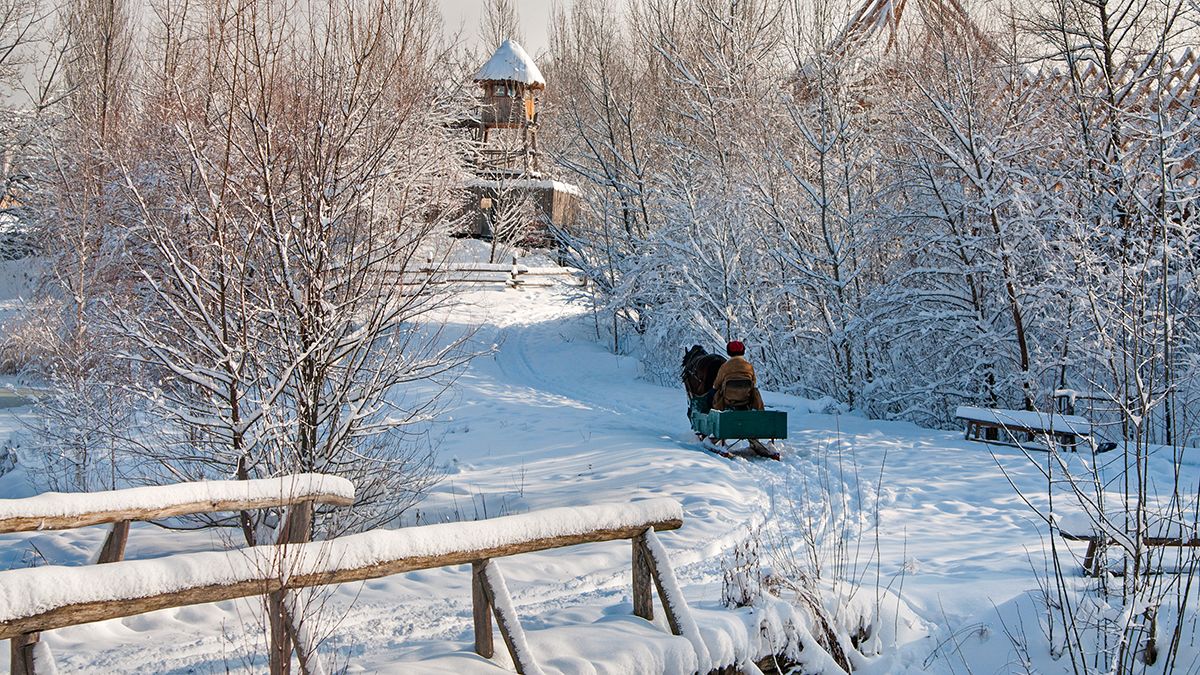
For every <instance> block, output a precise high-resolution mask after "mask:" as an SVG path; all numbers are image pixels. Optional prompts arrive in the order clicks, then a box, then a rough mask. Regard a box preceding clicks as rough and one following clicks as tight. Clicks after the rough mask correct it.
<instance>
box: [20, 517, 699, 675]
mask: <svg viewBox="0 0 1200 675" xmlns="http://www.w3.org/2000/svg"><path fill="white" fill-rule="evenodd" d="M682 525H683V508H682V507H681V506H680V504H679V503H678V502H676V501H675V500H672V499H650V500H646V501H641V502H635V503H631V504H596V505H589V506H581V507H567V508H557V509H546V510H543V511H535V512H531V513H526V514H520V515H515V516H504V517H501V518H493V519H490V520H484V521H470V522H460V523H439V524H436V525H423V526H419V527H410V528H402V529H397V530H374V531H371V532H365V533H362V534H355V535H349V536H344V537H338V538H335V539H328V540H325V541H318V542H313V543H306V544H285V545H276V546H253V547H249V548H246V549H241V550H238V551H213V552H206V553H183V554H177V555H171V556H166V557H163V558H154V559H150V560H131V561H122V562H114V563H111V564H108V565H103V566H91V567H38V568H29V569H19V570H10V571H7V572H0V597H17V598H20V599H21V600H22V602H20V603H14V604H15V605H16V606H8V605H3V604H0V639H11V640H13V644H14V655H15V654H16V651H15V650H16V645H17V644H19V642H20V640H21V639H22V638H23V636H26V635H30V634H36V633H37V632H39V631H45V630H50V629H54V628H62V627H65V626H73V625H77V624H82V623H90V622H92V621H104V620H108V619H116V618H120V617H125V616H133V615H136V614H143V613H145V612H151V611H155V610H159V609H166V608H169V607H183V606H187V605H195V604H201V603H209V602H218V601H222V600H232V599H236V598H245V597H253V596H261V595H267V594H272V593H281V594H284V593H287V592H288V591H290V590H292V589H300V588H307V587H313V586H324V585H328V584H340V583H347V582H353V581H364V580H367V579H378V578H381V577H386V576H390V575H393V574H399V573H402V572H409V571H414V570H424V569H433V568H437V567H446V566H450V565H461V564H464V563H470V564H471V579H472V583H471V587H472V594H471V598H472V604H473V610H474V612H473V616H474V627H475V651H476V652H477V653H478V654H480V655H481V656H484V657H485V658H488V657H491V656H492V654H493V644H492V623H491V622H492V617H493V616H495V618H496V622H497V624H498V627H499V629H500V634H501V636H502V637H503V638H504V642H505V644H506V646H507V647H508V651H509V653H510V655H511V656H512V659H513V663H514V664H515V665H516V668H517V672H518V673H525V672H540V670H539V668H538V667H537V664H536V662H534V660H533V655H531V654H529V653H528V652H527V650H525V649H519V648H518V647H519V646H520V645H526V644H527V643H526V641H525V639H524V633H523V631H522V628H521V625H520V622H519V621H518V620H517V617H516V616H515V613H514V612H513V611H512V607H513V605H512V600H511V598H510V597H509V594H508V589H507V587H506V585H505V583H504V579H503V577H502V576H501V574H500V570H499V568H498V567H497V566H496V565H495V563H494V561H493V559H494V558H498V557H503V556H512V555H517V554H521V553H529V552H533V551H544V550H548V549H554V548H562V547H565V546H574V545H577V544H584V543H589V542H601V541H613V540H621V539H626V540H632V544H633V546H632V553H633V555H632V562H633V612H634V614H635V615H637V616H640V617H642V618H644V619H646V620H647V621H650V620H652V619H653V617H654V608H653V591H652V589H653V588H657V590H658V595H659V599H660V601H661V603H662V607H663V610H664V611H665V613H666V618H667V623H668V625H669V627H670V630H671V633H672V634H674V635H683V636H687V637H689V639H693V638H694V637H695V636H698V635H699V631H698V630H697V628H696V626H695V622H694V620H693V619H692V617H691V614H690V611H689V610H688V607H687V603H686V602H685V601H684V600H683V598H681V597H673V595H672V594H673V590H672V589H675V588H677V587H678V586H677V583H676V580H675V578H674V572H673V571H672V569H671V567H670V565H669V561H667V560H666V557H665V553H664V549H663V548H662V545H661V544H660V543H659V542H658V540H657V538H656V536H655V534H654V533H655V531H661V530H674V529H677V528H679V527H681V526H682ZM281 561H286V563H285V562H281ZM283 564H286V565H287V568H286V569H280V566H281V565H283ZM284 579H286V583H285V582H284V581H283V580H284ZM61 588H71V589H73V596H72V597H71V599H69V600H67V599H64V597H63V596H62V594H60V593H58V592H56V591H55V590H53V589H61ZM693 646H696V647H697V649H698V650H701V649H705V647H704V645H703V644H700V645H695V643H693ZM13 672H14V673H17V672H27V671H17V670H15V669H14V671H13Z"/></svg>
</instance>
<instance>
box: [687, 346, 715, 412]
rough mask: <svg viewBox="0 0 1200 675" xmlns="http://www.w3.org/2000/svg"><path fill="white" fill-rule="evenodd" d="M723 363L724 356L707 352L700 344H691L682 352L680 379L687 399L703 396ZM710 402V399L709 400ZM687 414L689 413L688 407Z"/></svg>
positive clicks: (710, 387) (710, 386) (708, 390)
mask: <svg viewBox="0 0 1200 675" xmlns="http://www.w3.org/2000/svg"><path fill="white" fill-rule="evenodd" d="M724 363H725V357H724V356H721V355H720V354H709V353H708V352H706V351H704V348H703V347H701V346H700V345H692V347H691V349H688V350H687V351H686V352H684V354H683V364H682V368H683V372H682V373H681V374H680V379H682V380H683V387H684V389H686V390H687V395H688V399H698V398H703V397H704V396H706V395H707V394H708V392H710V391H712V386H713V382H715V381H716V379H717V371H718V370H720V369H721V366H722V365H724ZM709 403H710V404H711V403H712V401H711V400H710V401H709ZM688 414H689V416H690V415H691V412H690V408H689V413H688Z"/></svg>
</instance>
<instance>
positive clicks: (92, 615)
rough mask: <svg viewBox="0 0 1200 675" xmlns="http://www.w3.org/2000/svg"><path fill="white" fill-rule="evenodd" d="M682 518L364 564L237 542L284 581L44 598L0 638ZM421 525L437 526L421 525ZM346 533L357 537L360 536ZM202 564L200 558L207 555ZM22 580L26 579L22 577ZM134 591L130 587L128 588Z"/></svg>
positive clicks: (333, 547)
mask: <svg viewBox="0 0 1200 675" xmlns="http://www.w3.org/2000/svg"><path fill="white" fill-rule="evenodd" d="M525 515H528V514H525ZM682 525H683V521H682V519H680V518H671V519H667V520H659V521H654V522H642V523H637V524H632V525H629V526H624V527H618V528H599V529H595V530H589V531H587V532H582V533H579V534H570V535H561V536H551V537H534V538H529V539H525V540H522V541H516V542H512V543H506V544H503V545H498V546H489V547H485V548H476V549H465V550H455V551H450V552H447V553H443V554H439V555H418V556H401V557H396V558H393V559H388V560H383V561H381V562H377V563H374V564H369V565H346V564H344V563H342V562H341V561H343V560H347V559H353V556H350V555H348V554H347V552H346V551H344V550H342V548H341V547H340V546H339V539H331V540H327V541H322V542H315V543H311V544H295V545H291V549H292V550H291V551H283V550H279V549H281V547H280V546H256V547H251V548H249V549H242V550H241V551H235V552H230V553H228V554H225V555H229V556H241V558H242V559H245V557H246V553H247V552H250V551H254V552H255V557H256V559H258V560H265V561H272V560H275V561H278V560H294V561H296V562H295V565H294V566H293V568H292V569H289V570H288V572H289V574H288V577H287V578H288V582H287V584H286V585H285V584H284V583H283V581H282V580H281V579H280V574H279V573H278V572H279V571H278V570H272V569H270V568H269V567H268V568H264V569H257V568H255V569H252V570H250V571H251V572H253V576H247V577H246V578H239V579H236V580H232V581H229V582H226V583H198V584H196V585H189V586H187V587H185V588H182V589H178V590H171V591H163V592H151V593H149V594H145V595H142V594H140V593H142V592H144V589H141V590H138V589H134V590H131V591H130V592H129V594H128V595H125V596H118V597H109V598H106V599H104V600H95V601H85V602H75V603H70V602H59V603H55V602H48V603H47V605H48V606H47V605H43V606H44V607H46V608H45V609H42V610H41V611H38V612H36V613H33V614H28V615H22V616H12V615H9V616H8V617H6V618H4V619H3V620H0V639H9V638H13V637H16V636H19V635H22V634H25V633H31V632H35V631H45V630H51V629H54V628H64V627H66V626H75V625H78V624H83V623H91V622H93V621H105V620H108V619H119V618H122V617H126V616H134V615H137V614H144V613H146V612H153V611H156V610H159V609H167V608H171V607H184V606H188V605H199V604H204V603H209V602H220V601H222V600H234V599H237V598H245V597H252V596H257V595H266V594H269V593H274V592H277V591H280V590H283V589H284V588H285V587H286V588H288V589H298V588H308V587H312V586H324V585H329V584H341V583H348V582H353V581H366V580H368V579H378V578H381V577H386V576H391V575H393V574H401V573H404V572H413V571H416V570H425V569H433V568H437V567H446V566H449V565H462V564H469V563H473V562H476V561H480V560H485V559H489V558H500V557H505V556H511V555H518V554H521V553H532V552H535V551H545V550H549V549H555V548H562V547H566V546H574V545H577V544H586V543H592V542H601V541H614V540H621V539H632V538H634V537H636V536H638V535H640V534H642V533H643V532H645V531H646V530H647V529H654V530H660V531H664V530H674V529H678V528H679V527H681V526H682ZM423 527H439V526H438V525H427V526H423ZM410 529H415V528H410ZM396 532H403V530H397V531H396ZM368 534H385V533H368ZM353 536H357V537H361V536H364V535H353ZM351 538H352V537H344V538H341V539H351ZM302 547H313V548H312V549H311V553H308V554H307V555H306V553H305V552H302V551H297V550H296V549H298V548H302ZM213 555H219V554H214V553H186V554H179V555H175V556H167V557H164V558H156V559H153V560H137V561H127V562H119V563H112V564H111V565H104V566H103V567H104V568H110V569H111V568H113V567H115V566H118V565H121V566H126V565H127V566H130V568H129V570H128V573H129V574H139V573H142V572H148V571H149V570H148V569H147V570H141V569H140V567H141V566H146V567H148V568H154V569H155V570H158V569H159V568H160V567H161V569H162V570H163V571H165V570H167V569H169V568H171V567H172V565H173V564H174V563H176V562H178V563H183V562H185V560H183V559H187V558H193V559H194V557H195V556H213ZM230 559H232V558H230ZM187 562H193V561H187ZM205 563H206V564H207V560H206V561H205ZM193 564H195V562H193ZM196 567H200V568H203V565H196ZM306 568H307V569H306ZM42 569H45V568H42ZM29 571H31V570H13V571H10V572H0V584H3V583H5V581H6V577H10V576H11V575H17V574H20V573H22V572H29ZM97 571H98V570H97V568H95V567H72V568H63V569H59V570H56V571H55V572H56V574H57V575H58V578H60V579H61V581H62V583H66V584H71V585H72V586H74V587H87V586H88V585H89V584H94V583H96V582H97V581H98V579H99V578H100V577H97V576H94V575H95V573H96V572H97ZM14 581H16V579H14ZM21 583H25V582H24V581H22V582H21ZM135 591H136V593H137V594H135Z"/></svg>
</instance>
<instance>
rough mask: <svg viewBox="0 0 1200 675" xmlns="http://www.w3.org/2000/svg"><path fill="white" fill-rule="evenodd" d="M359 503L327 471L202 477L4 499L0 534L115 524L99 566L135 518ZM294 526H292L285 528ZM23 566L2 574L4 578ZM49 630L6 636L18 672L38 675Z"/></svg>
mask: <svg viewBox="0 0 1200 675" xmlns="http://www.w3.org/2000/svg"><path fill="white" fill-rule="evenodd" d="M353 502H354V485H353V484H352V483H350V481H348V480H346V479H344V478H339V477H337V476H326V475H323V474H298V475H294V476H283V477H280V478H263V479H256V480H229V481H203V482H199V483H179V484H175V485H162V486H152V487H140V488H128V489H124V490H110V491H106V492H79V493H68V494H61V493H45V494H40V495H37V496H34V497H26V498H24V499H0V534H7V533H15V532H33V531H41V530H69V529H74V528H77V527H87V526H89V525H103V524H110V523H111V524H112V528H111V529H110V530H109V532H108V535H107V536H106V537H105V539H104V543H103V545H101V547H100V551H99V553H98V554H97V555H96V558H95V563H96V564H97V565H109V564H117V563H119V562H120V561H122V560H123V559H124V557H125V545H126V543H127V542H128V540H129V525H130V523H131V522H133V521H150V520H161V519H163V518H171V517H175V516H186V515H196V514H201V513H218V512H223V511H250V510H256V509H264V508H276V507H284V506H295V505H298V504H309V505H311V504H330V505H335V506H349V505H350V504H352V503H353ZM305 510H308V509H305ZM290 529H291V528H290V527H285V528H283V531H284V532H285V533H286V532H287V531H289V530H290ZM77 569H84V568H77ZM21 571H23V570H11V571H7V572H0V578H3V577H4V576H5V575H10V577H11V575H12V574H14V573H18V572H21ZM80 623H82V621H81V622H80ZM42 630H44V629H43V628H36V629H32V630H25V631H20V632H18V633H15V634H13V633H11V632H10V633H9V634H6V635H5V636H4V637H6V638H9V639H10V643H11V656H12V661H11V670H10V672H11V673H12V675H33V673H34V672H35V667H34V660H35V659H34V653H35V650H36V648H37V646H38V642H39V641H40V633H41V631H42ZM0 639H3V638H0Z"/></svg>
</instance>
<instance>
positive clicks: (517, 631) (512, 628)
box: [476, 560, 542, 675]
mask: <svg viewBox="0 0 1200 675" xmlns="http://www.w3.org/2000/svg"><path fill="white" fill-rule="evenodd" d="M479 580H480V582H481V583H480V589H481V590H482V591H483V594H484V596H485V599H486V601H487V604H488V606H489V607H491V609H492V614H493V615H494V616H495V617H496V627H497V628H499V629H500V637H502V638H504V646H505V647H508V655H509V656H511V657H512V661H513V666H514V667H515V668H516V669H517V675H527V674H528V675H533V674H537V675H540V674H541V672H542V669H541V668H539V667H538V665H537V662H536V661H534V660H533V655H532V654H526V653H523V652H522V651H521V650H520V649H518V648H517V643H518V642H519V643H520V644H523V645H526V646H528V643H527V642H526V641H525V629H523V628H521V622H520V621H519V620H518V619H517V617H516V616H510V615H509V614H507V613H505V612H504V611H502V610H501V608H500V607H497V606H496V595H497V594H500V596H501V600H502V601H503V606H504V607H507V608H509V609H511V608H512V606H513V604H512V597H510V596H509V594H508V587H507V586H506V585H505V584H504V577H503V576H501V574H500V568H499V567H496V564H495V563H494V562H492V561H491V560H484V561H483V562H482V563H480V571H479ZM488 636H489V641H490V639H491V637H490V636H491V633H490V631H489V633H488ZM476 640H478V637H476Z"/></svg>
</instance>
